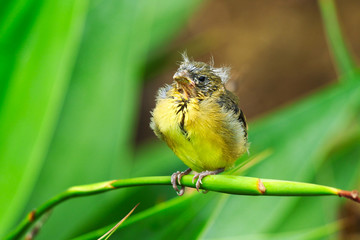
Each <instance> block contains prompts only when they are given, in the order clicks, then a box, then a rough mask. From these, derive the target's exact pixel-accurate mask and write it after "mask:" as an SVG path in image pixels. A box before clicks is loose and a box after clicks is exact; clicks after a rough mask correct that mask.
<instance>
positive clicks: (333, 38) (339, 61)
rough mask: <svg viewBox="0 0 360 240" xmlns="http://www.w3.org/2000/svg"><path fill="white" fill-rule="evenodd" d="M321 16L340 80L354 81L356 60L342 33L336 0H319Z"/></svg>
mask: <svg viewBox="0 0 360 240" xmlns="http://www.w3.org/2000/svg"><path fill="white" fill-rule="evenodd" d="M318 3H319V6H320V10H321V15H322V19H323V23H324V28H325V33H326V37H327V40H328V43H329V48H330V52H331V53H332V55H333V58H334V61H335V66H336V68H337V70H338V73H339V75H340V77H342V76H346V77H347V78H340V80H353V79H354V77H355V71H356V65H355V62H354V58H353V56H352V54H351V53H350V49H349V48H348V47H347V44H346V41H345V40H344V35H343V33H342V32H341V28H340V23H339V20H338V17H337V13H336V7H335V1H334V0H318Z"/></svg>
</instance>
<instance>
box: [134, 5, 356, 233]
mask: <svg viewBox="0 0 360 240" xmlns="http://www.w3.org/2000/svg"><path fill="white" fill-rule="evenodd" d="M336 3H337V9H338V15H339V16H338V17H339V21H340V24H341V27H342V31H343V33H344V35H345V37H346V40H347V43H348V45H349V47H350V49H351V50H352V53H353V55H354V56H355V58H356V59H359V56H360V31H359V28H360V24H359V23H360V14H359V13H360V1H359V0H341V1H337V2H336ZM185 50H186V51H187V53H188V55H189V56H190V57H192V58H194V59H195V60H199V61H205V62H208V61H209V60H210V58H211V56H213V57H214V60H215V66H223V65H225V66H230V67H231V69H232V70H231V76H232V78H231V80H230V81H229V82H228V84H227V85H228V86H227V87H228V89H231V90H232V91H235V93H236V94H237V95H238V96H239V98H240V102H241V103H240V104H241V108H242V109H243V110H244V112H245V114H246V116H247V118H248V120H250V122H251V120H253V119H256V118H258V117H260V116H261V115H264V114H266V113H268V112H270V111H272V110H274V109H277V108H280V107H281V106H284V105H286V104H288V103H291V102H294V101H296V100H297V99H300V98H302V97H303V96H305V95H307V94H310V93H312V92H314V91H316V90H317V89H319V88H321V87H324V86H326V85H329V84H331V83H334V82H336V80H337V78H338V76H337V74H336V69H335V68H334V65H333V64H332V56H331V55H330V53H329V51H328V46H327V40H326V38H325V35H324V29H323V25H322V22H321V16H320V11H319V8H318V5H317V1H311V0H290V1H280V0H275V1H265V0H261V1H246V0H241V1H238V0H227V1H206V2H205V4H204V6H202V7H201V8H200V9H199V10H197V11H195V14H194V15H193V17H192V19H191V20H190V21H189V22H188V24H187V26H186V27H185V30H184V31H183V32H182V33H181V34H180V35H179V36H177V37H176V39H175V40H174V41H173V42H172V44H171V45H170V46H164V49H163V51H162V52H156V53H154V52H153V53H151V56H150V57H149V58H150V64H149V66H148V69H147V71H146V72H147V74H146V76H145V77H146V79H147V80H148V81H147V83H146V84H145V87H144V89H143V97H142V101H141V113H140V119H139V125H138V133H137V137H136V142H138V143H139V142H142V141H144V140H146V139H152V138H154V135H153V133H152V132H151V130H150V128H149V127H148V126H149V119H150V111H151V109H152V108H153V107H154V105H155V102H154V98H155V94H156V92H157V90H158V88H159V87H161V86H163V85H164V84H165V83H170V82H171V81H172V75H173V73H174V72H175V71H176V69H177V63H178V61H180V60H181V57H180V54H179V53H180V52H183V51H185ZM167 52H170V53H171V55H166V54H167ZM159 66H161V67H159ZM250 128H251V123H250ZM350 209H352V210H350ZM355 209H356V207H355V208H354V205H353V204H351V203H350V202H348V203H347V204H346V205H345V207H344V208H343V211H342V213H341V217H344V218H347V219H348V220H349V221H346V222H345V224H344V225H345V226H344V231H343V233H342V238H343V239H352V238H351V236H354V235H353V234H355V233H359V232H360V227H359V226H360V225H359V224H360V212H359V211H354V210H355Z"/></svg>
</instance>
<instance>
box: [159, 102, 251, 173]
mask: <svg viewBox="0 0 360 240" xmlns="http://www.w3.org/2000/svg"><path fill="white" fill-rule="evenodd" d="M152 114H153V120H152V121H153V125H155V127H156V129H157V130H156V131H158V132H159V133H158V134H160V135H161V137H162V138H163V140H164V141H165V142H166V143H167V144H168V145H169V147H170V148H171V149H172V150H173V151H174V152H175V154H176V155H177V156H178V157H179V158H180V159H181V160H182V161H183V162H184V163H185V164H186V165H187V166H189V167H190V168H191V169H193V170H194V171H197V172H200V171H204V170H216V169H219V168H229V167H231V166H232V165H233V163H234V162H235V160H236V159H237V158H238V157H239V155H241V154H242V153H244V152H246V149H247V147H246V146H247V145H246V140H245V139H244V130H243V127H242V125H241V124H240V123H239V122H238V121H237V119H236V118H235V117H234V116H233V114H232V113H229V112H226V111H224V110H223V109H222V108H221V107H220V106H219V104H217V103H216V102H215V101H213V100H212V99H210V98H209V99H204V100H202V101H201V102H198V100H197V99H194V98H190V99H188V100H187V101H182V100H181V98H177V97H174V98H164V99H159V100H158V102H157V105H156V107H155V109H154V111H153V113H152ZM156 131H155V132H156Z"/></svg>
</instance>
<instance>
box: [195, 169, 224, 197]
mask: <svg viewBox="0 0 360 240" xmlns="http://www.w3.org/2000/svg"><path fill="white" fill-rule="evenodd" d="M224 170H225V168H219V169H217V170H215V171H208V170H206V171H203V172H201V173H197V174H195V175H194V177H193V180H192V182H193V183H194V181H195V180H196V179H197V181H196V190H197V191H199V189H200V186H201V184H202V179H203V178H204V177H206V176H209V175H216V174H218V173H222V172H223V171H224ZM204 193H207V191H204Z"/></svg>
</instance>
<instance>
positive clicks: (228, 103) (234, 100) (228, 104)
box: [217, 90, 247, 137]
mask: <svg viewBox="0 0 360 240" xmlns="http://www.w3.org/2000/svg"><path fill="white" fill-rule="evenodd" d="M217 103H218V104H219V105H220V106H221V107H223V108H225V109H226V110H228V111H232V112H234V114H235V115H236V116H237V117H238V121H239V122H240V123H242V124H243V126H244V131H245V137H246V136H247V122H246V117H245V115H244V112H243V111H242V110H241V109H240V108H239V106H238V103H239V99H238V97H237V96H235V95H234V94H233V93H232V92H230V91H228V90H226V92H225V93H223V94H221V95H220V97H219V99H218V101H217Z"/></svg>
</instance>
